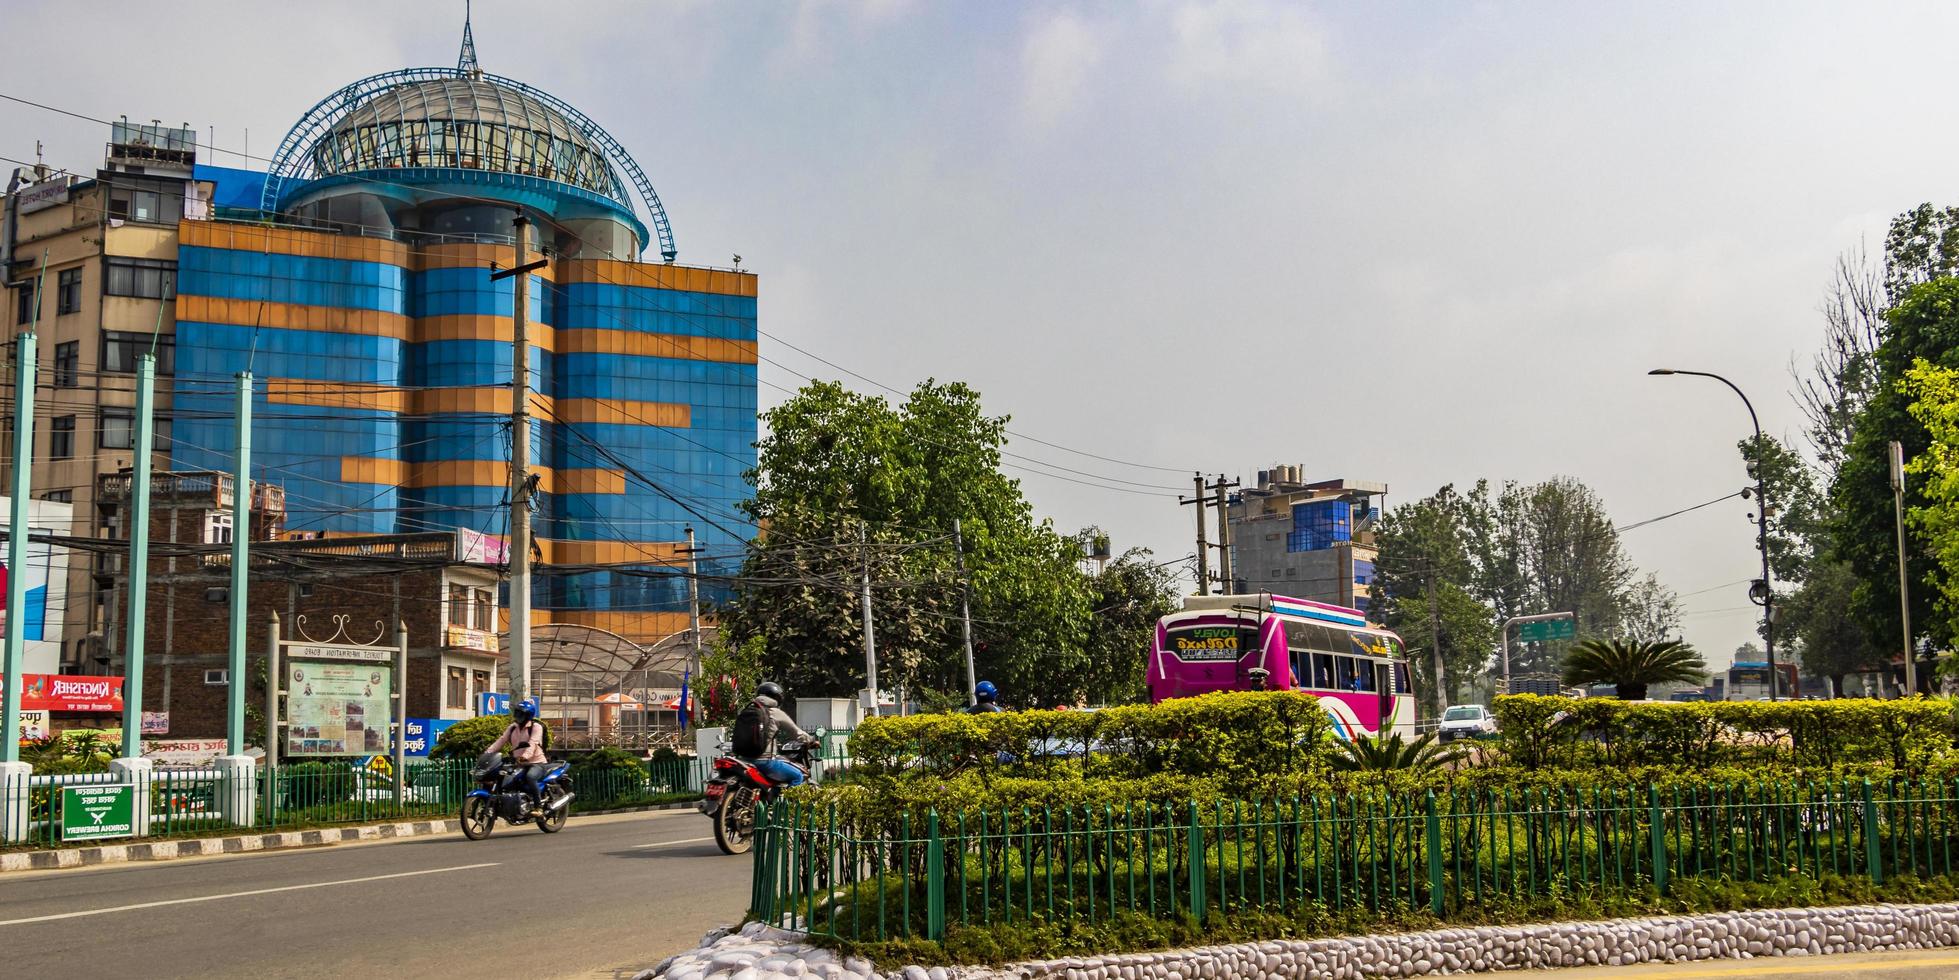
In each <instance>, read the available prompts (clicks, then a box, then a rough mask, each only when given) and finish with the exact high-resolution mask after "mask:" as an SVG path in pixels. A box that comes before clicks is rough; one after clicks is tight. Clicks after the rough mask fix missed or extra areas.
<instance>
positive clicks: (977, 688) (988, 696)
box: [973, 681, 1000, 701]
mask: <svg viewBox="0 0 1959 980" xmlns="http://www.w3.org/2000/svg"><path fill="white" fill-rule="evenodd" d="M973 697H974V698H976V699H978V700H980V701H994V700H998V699H999V697H1000V689H999V688H997V687H994V686H993V682H992V681H980V682H979V683H978V684H975V685H974V686H973Z"/></svg>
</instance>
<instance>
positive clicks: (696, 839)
mask: <svg viewBox="0 0 1959 980" xmlns="http://www.w3.org/2000/svg"><path fill="white" fill-rule="evenodd" d="M713 839H714V838H712V837H689V838H687V839H686V840H663V841H660V842H659V843H657V844H634V845H633V850H635V851H637V850H640V849H642V848H647V847H672V846H674V845H675V844H699V843H702V842H704V841H711V840H713ZM0 925H6V923H4V922H0Z"/></svg>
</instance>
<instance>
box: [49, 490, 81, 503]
mask: <svg viewBox="0 0 1959 980" xmlns="http://www.w3.org/2000/svg"><path fill="white" fill-rule="evenodd" d="M41 499H42V500H50V501H53V502H55V503H57V504H72V503H74V502H75V491H73V490H49V491H48V492H47V493H44V494H42V495H41Z"/></svg>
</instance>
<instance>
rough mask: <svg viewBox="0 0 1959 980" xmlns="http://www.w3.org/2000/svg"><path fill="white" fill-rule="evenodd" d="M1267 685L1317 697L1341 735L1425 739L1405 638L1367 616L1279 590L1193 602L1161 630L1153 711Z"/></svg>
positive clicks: (1152, 672)
mask: <svg viewBox="0 0 1959 980" xmlns="http://www.w3.org/2000/svg"><path fill="white" fill-rule="evenodd" d="M1254 668H1263V669H1264V670H1265V671H1266V687H1267V688H1268V689H1269V690H1274V691H1303V692H1306V693H1308V694H1312V695H1315V696H1317V697H1318V698H1319V699H1320V704H1321V706H1323V707H1324V708H1326V711H1327V714H1328V715H1330V716H1332V719H1333V730H1334V732H1335V733H1336V734H1338V735H1339V736H1340V737H1341V738H1349V739H1350V738H1355V737H1364V738H1372V737H1375V736H1378V735H1381V734H1383V733H1384V732H1388V731H1395V732H1401V733H1402V734H1403V735H1408V736H1412V735H1414V733H1415V697H1414V692H1413V691H1412V690H1411V687H1410V684H1409V676H1408V658H1407V654H1406V652H1405V651H1404V650H1403V649H1402V646H1401V637H1399V636H1396V635H1394V634H1393V633H1391V632H1389V631H1387V630H1384V629H1380V628H1378V627H1374V626H1369V625H1367V618H1366V617H1365V616H1363V615H1362V614H1361V612H1360V611H1359V610H1357V609H1348V608H1346V607H1345V606H1333V605H1328V604H1326V603H1324V602H1313V601H1312V600H1309V599H1293V598H1288V597H1286V596H1281V595H1273V594H1271V593H1264V592H1262V593H1256V594H1253V595H1212V596H1188V597H1186V598H1185V599H1184V608H1183V610H1182V611H1180V612H1174V613H1171V614H1170V615H1168V616H1165V617H1163V618H1162V619H1159V620H1157V623H1156V639H1155V641H1154V642H1153V643H1152V644H1151V646H1150V657H1149V688H1150V702H1151V703H1152V704H1154V703H1156V702H1158V701H1162V700H1164V699H1165V698H1182V697H1190V696H1192V695H1197V694H1206V693H1209V692H1211V691H1248V690H1251V689H1252V682H1251V673H1250V672H1251V671H1252V670H1253V669H1254Z"/></svg>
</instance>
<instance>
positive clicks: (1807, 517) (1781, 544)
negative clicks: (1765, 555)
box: [1736, 436, 1826, 587]
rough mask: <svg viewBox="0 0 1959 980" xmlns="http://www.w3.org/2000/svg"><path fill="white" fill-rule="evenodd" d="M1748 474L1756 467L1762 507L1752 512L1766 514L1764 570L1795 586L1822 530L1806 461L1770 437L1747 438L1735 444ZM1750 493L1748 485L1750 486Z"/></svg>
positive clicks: (1819, 499) (1820, 502) (1819, 504)
mask: <svg viewBox="0 0 1959 980" xmlns="http://www.w3.org/2000/svg"><path fill="white" fill-rule="evenodd" d="M1736 448H1737V449H1739V450H1740V452H1741V458H1742V462H1743V463H1744V464H1746V465H1747V466H1748V467H1749V472H1750V473H1754V472H1757V471H1758V470H1759V472H1760V473H1761V476H1762V490H1763V492H1765V493H1767V494H1768V505H1767V506H1766V507H1763V506H1762V505H1761V504H1760V503H1759V502H1758V503H1757V505H1756V506H1757V510H1756V513H1757V514H1758V515H1759V514H1763V513H1766V514H1767V515H1768V522H1769V529H1768V546H1769V570H1770V572H1771V573H1773V574H1774V576H1775V581H1776V584H1777V585H1788V586H1791V587H1793V586H1795V585H1798V584H1800V583H1801V582H1802V580H1803V577H1804V576H1805V575H1807V574H1808V573H1809V563H1810V560H1811V558H1812V557H1813V556H1814V555H1815V553H1816V548H1815V544H1816V542H1817V541H1818V539H1819V538H1821V537H1822V536H1823V535H1824V534H1825V533H1826V529H1825V528H1824V527H1823V500H1822V496H1821V494H1820V493H1819V492H1818V490H1817V489H1816V475H1815V472H1814V471H1813V470H1811V469H1810V466H1809V463H1808V461H1806V460H1804V459H1803V458H1802V456H1801V455H1800V454H1798V453H1797V452H1796V451H1795V450H1793V449H1790V448H1789V447H1788V446H1785V445H1783V444H1782V443H1781V442H1779V441H1777V440H1776V439H1775V438H1774V437H1773V436H1763V437H1762V440H1761V443H1760V444H1759V445H1758V444H1757V443H1756V442H1755V438H1754V437H1753V436H1750V437H1748V438H1746V439H1743V440H1741V442H1740V443H1739V444H1737V447H1736ZM1750 492H1751V493H1752V492H1753V488H1752V487H1751V488H1750Z"/></svg>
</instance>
